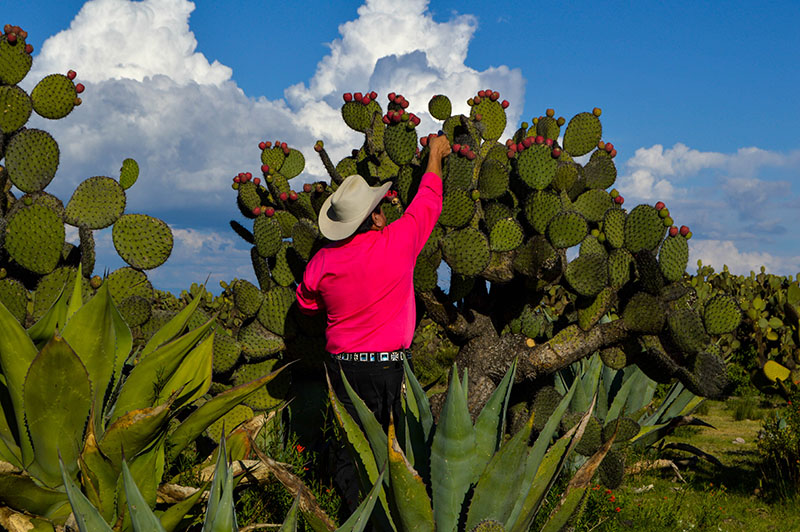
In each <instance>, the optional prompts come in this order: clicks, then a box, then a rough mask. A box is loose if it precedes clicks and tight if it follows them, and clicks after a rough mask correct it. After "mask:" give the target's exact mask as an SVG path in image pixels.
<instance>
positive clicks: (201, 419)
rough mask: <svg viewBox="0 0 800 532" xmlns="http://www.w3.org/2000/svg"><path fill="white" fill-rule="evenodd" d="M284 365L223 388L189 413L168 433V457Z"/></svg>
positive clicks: (273, 376) (173, 455)
mask: <svg viewBox="0 0 800 532" xmlns="http://www.w3.org/2000/svg"><path fill="white" fill-rule="evenodd" d="M286 367H288V364H287V365H285V366H281V367H280V368H278V369H276V370H275V371H273V372H272V373H270V374H268V375H264V376H263V377H261V378H259V379H256V380H253V381H250V382H247V383H245V384H240V385H239V386H236V387H234V388H231V389H229V390H225V391H224V392H222V393H220V394H217V395H215V396H214V397H212V398H211V399H209V400H208V401H206V402H205V403H203V405H201V406H200V407H199V408H198V409H197V410H195V411H194V412H192V413H191V414H189V415H188V416H187V417H186V419H184V420H183V422H182V423H181V424H180V425H178V427H177V428H176V429H175V430H174V431H173V432H172V433H171V434H170V435H169V438H168V442H169V459H170V460H173V459H174V458H175V457H176V456H178V455H179V454H180V452H181V451H182V450H183V449H184V448H185V447H186V446H187V445H188V444H190V443H191V442H193V441H194V440H195V439H197V437H198V436H200V434H201V433H202V432H203V431H204V430H206V429H207V428H208V426H209V425H211V424H212V423H214V422H215V421H216V420H218V419H219V418H221V417H222V416H224V415H225V414H227V413H228V412H229V411H230V410H231V408H233V407H234V406H236V405H238V404H239V403H241V402H242V401H244V400H245V399H247V398H248V397H250V396H251V395H252V394H253V393H255V392H256V391H258V389H259V388H261V387H262V386H264V385H265V384H267V383H268V382H269V381H271V380H272V379H274V378H275V377H276V376H277V375H278V373H280V372H281V370H283V369H284V368H286Z"/></svg>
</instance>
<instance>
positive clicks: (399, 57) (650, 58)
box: [0, 0, 800, 293]
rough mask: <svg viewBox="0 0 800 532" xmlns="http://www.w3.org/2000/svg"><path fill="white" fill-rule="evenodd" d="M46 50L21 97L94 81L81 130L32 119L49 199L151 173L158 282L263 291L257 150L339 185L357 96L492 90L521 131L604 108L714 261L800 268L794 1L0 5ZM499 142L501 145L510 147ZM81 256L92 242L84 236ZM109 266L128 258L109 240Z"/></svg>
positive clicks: (797, 10) (5, 1) (631, 199)
mask: <svg viewBox="0 0 800 532" xmlns="http://www.w3.org/2000/svg"><path fill="white" fill-rule="evenodd" d="M5 23H11V24H14V25H19V26H21V27H22V28H23V29H25V30H26V31H27V32H28V34H29V35H28V42H29V43H30V44H32V45H33V46H34V53H33V57H34V67H33V70H32V71H31V73H30V74H28V76H27V77H26V79H25V80H24V81H23V82H22V83H21V84H20V85H21V86H22V87H23V88H25V89H26V90H28V91H30V90H31V89H32V88H33V86H35V84H36V83H37V82H38V80H40V79H41V78H43V77H44V76H45V75H47V74H50V73H52V72H63V73H66V72H67V70H69V69H74V70H75V71H77V73H78V77H77V79H76V81H78V82H81V83H83V84H84V85H85V86H86V91H85V92H84V93H83V94H82V95H81V97H82V99H83V105H81V106H80V107H78V108H76V109H75V111H73V112H72V113H71V114H70V115H69V116H68V117H67V118H65V119H62V120H58V121H50V120H46V119H42V118H39V117H34V118H32V119H31V121H30V123H29V127H39V128H42V129H46V130H47V131H49V132H50V133H51V134H53V136H54V137H55V138H56V140H57V141H58V143H59V146H60V149H61V163H60V167H59V170H58V173H57V175H56V178H55V180H54V181H53V182H52V183H51V185H50V186H49V187H48V189H47V190H48V191H49V192H51V193H53V194H56V195H57V196H59V197H61V198H62V199H63V200H64V201H66V200H67V199H69V197H70V195H71V193H72V191H73V190H74V189H75V187H76V186H77V185H78V184H79V183H80V182H81V181H83V180H84V179H86V178H88V177H91V176H96V175H108V176H112V177H117V176H118V173H119V168H120V165H121V163H122V161H123V160H124V159H125V158H128V157H133V158H134V159H136V160H137V161H138V162H139V165H140V168H141V174H140V177H139V181H138V182H137V183H136V185H134V186H133V187H132V188H131V189H129V190H128V206H127V210H126V212H142V213H146V214H150V215H152V216H157V217H159V218H161V219H163V220H164V221H166V222H167V223H168V224H169V225H170V226H171V227H172V230H173V233H174V236H175V247H174V249H173V254H172V256H171V258H170V259H169V260H168V261H167V263H166V264H165V265H163V266H161V267H159V268H157V269H155V270H152V271H150V272H148V276H149V277H150V279H151V281H152V282H153V284H154V285H155V286H156V288H159V289H162V290H169V291H172V292H173V293H179V292H180V291H181V290H183V289H187V288H188V287H189V285H190V284H191V283H192V282H203V281H205V280H206V278H208V279H209V288H210V289H212V290H214V291H219V288H218V286H219V281H220V280H225V281H230V280H232V279H233V278H246V279H251V280H252V279H254V275H253V272H252V268H251V266H250V262H249V247H248V246H247V245H246V244H245V243H244V241H243V240H241V239H240V238H239V237H238V236H236V234H235V233H233V231H232V230H231V229H230V227H229V225H228V221H229V220H231V219H235V220H238V221H241V222H244V220H243V219H242V217H241V215H240V214H239V212H238V209H237V208H236V206H235V192H234V191H232V190H231V188H230V184H231V179H232V177H233V176H234V175H236V174H237V173H238V172H244V171H252V172H254V173H256V174H257V173H258V168H259V166H260V161H259V150H258V147H257V145H258V143H259V142H260V141H261V140H275V139H279V140H282V141H285V142H287V143H288V144H289V145H290V146H292V147H296V148H298V149H300V150H301V151H302V152H303V153H304V154H305V155H306V161H307V164H306V169H305V171H304V172H303V174H301V175H300V176H298V177H297V178H295V180H293V181H292V184H293V186H295V187H296V188H299V187H300V183H303V182H307V181H308V182H310V181H315V180H318V179H321V178H324V177H325V174H324V170H323V167H322V165H321V163H320V162H319V159H318V158H317V157H316V154H315V152H314V151H313V150H312V146H313V144H314V142H315V141H316V140H317V139H322V140H324V142H325V146H326V148H327V149H328V151H329V152H330V154H331V157H332V158H333V159H334V161H336V160H338V159H339V158H341V157H343V156H345V155H347V154H349V152H350V150H351V149H352V148H354V147H357V146H359V145H360V144H361V142H362V141H363V135H360V134H358V133H356V132H354V131H352V130H350V129H349V128H347V126H346V125H345V124H344V122H343V121H342V120H341V115H340V111H339V109H340V106H341V102H342V99H341V95H342V93H344V92H357V91H361V92H366V91H368V90H375V91H376V92H378V93H379V95H380V96H379V102H380V103H381V104H382V105H383V106H384V107H385V102H386V94H388V93H389V92H397V93H401V94H403V95H404V96H405V97H406V98H407V99H408V100H409V101H410V102H411V106H410V108H409V110H410V111H412V112H414V113H416V114H418V115H420V116H421V117H422V118H423V122H422V125H421V131H423V132H427V131H435V130H436V129H438V125H437V123H435V122H434V121H433V120H432V119H431V118H430V117H429V116H428V114H427V102H428V100H429V99H430V97H431V96H432V95H433V94H439V93H443V94H447V95H448V96H450V98H451V100H452V101H453V104H454V112H467V110H468V107H467V105H466V100H467V98H469V97H470V96H472V95H474V94H475V93H476V92H477V90H479V89H482V88H492V89H495V90H498V91H499V92H500V93H501V97H502V98H503V99H508V100H509V101H510V102H511V105H510V107H509V108H508V110H507V111H508V114H509V124H510V125H509V129H507V131H506V135H505V136H504V137H503V138H502V139H505V138H507V136H508V134H510V133H511V131H512V129H511V128H512V127H517V126H518V125H519V123H520V122H521V121H530V120H531V118H532V117H534V116H539V115H542V114H544V111H545V109H546V108H554V109H555V110H556V116H564V117H566V118H567V119H569V118H570V117H572V116H573V115H575V114H577V113H579V112H582V111H589V110H591V109H592V108H593V107H600V108H602V110H603V115H602V120H603V137H604V139H605V140H606V141H611V142H613V143H614V145H615V147H616V149H617V151H618V156H617V158H616V163H617V166H618V169H619V177H618V179H617V183H616V184H615V187H616V188H617V189H618V190H619V191H620V192H621V194H622V195H623V196H624V197H625V203H626V206H631V207H632V206H633V205H636V204H638V203H650V204H654V203H655V202H656V201H659V200H661V201H664V202H665V203H666V205H667V207H668V208H669V209H670V212H671V215H672V217H673V218H674V219H675V222H676V224H678V225H688V226H689V227H690V228H691V230H692V233H693V238H692V240H691V241H690V250H691V255H690V263H689V267H688V270H689V271H690V272H692V273H693V272H694V271H695V269H696V266H695V264H696V261H697V260H698V259H701V260H702V261H703V263H704V264H710V265H712V266H714V267H715V268H716V269H718V270H719V269H722V266H723V265H727V266H728V267H729V269H730V270H731V271H733V272H734V273H739V274H747V273H749V272H750V271H751V270H756V271H758V270H759V268H760V266H762V265H763V266H765V267H766V269H767V271H769V272H770V273H775V274H779V275H796V274H798V273H799V272H800V236H798V230H797V229H798V227H799V226H800V203H799V202H798V200H800V135H799V134H798V129H797V124H798V123H800V103H798V95H799V94H800V93H799V92H798V87H800V69H798V59H799V58H800V32H798V31H797V27H798V24H800V2H796V1H794V0H784V1H773V2H770V1H765V2H759V3H755V2H740V1H728V2H689V1H673V2H668V3H667V2H656V1H629V2H621V1H620V2H617V1H608V2H602V3H598V2H585V1H572V2H541V1H538V0H531V1H528V2H514V3H507V4H506V5H504V6H500V7H492V8H491V9H490V8H489V4H488V3H487V2H485V1H482V2H477V1H473V0H461V1H459V2H454V1H450V0H447V1H444V0H442V1H438V0H432V1H425V0H406V1H403V2H398V1H392V0H365V1H363V2H362V1H351V0H337V1H336V2H328V1H318V0H308V1H305V2H286V1H281V2H275V1H267V0H260V1H259V0H238V1H236V0H227V1H224V0H218V1H211V0H197V1H195V2H190V1H187V0H140V1H130V0H90V1H88V2H81V1H72V0H35V1H34V0H20V1H11V0H0V24H5ZM502 139H501V140H502ZM68 238H71V239H73V240H74V241H75V242H77V230H75V231H71V232H68ZM95 238H96V239H97V248H98V260H97V266H96V270H97V271H99V272H102V271H103V270H104V269H108V270H113V269H116V268H118V267H120V266H123V265H124V263H123V262H122V260H121V259H119V257H117V255H116V253H115V252H114V250H113V246H112V243H111V230H110V229H106V230H103V231H99V232H96V234H95Z"/></svg>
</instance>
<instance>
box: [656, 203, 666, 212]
mask: <svg viewBox="0 0 800 532" xmlns="http://www.w3.org/2000/svg"><path fill="white" fill-rule="evenodd" d="M664 207H666V205H664V202H663V201H657V202H656V210H658V211H660V210H661V209H663V208H664Z"/></svg>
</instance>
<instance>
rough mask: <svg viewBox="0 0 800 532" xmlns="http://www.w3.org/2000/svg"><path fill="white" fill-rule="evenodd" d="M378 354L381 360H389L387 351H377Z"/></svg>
mask: <svg viewBox="0 0 800 532" xmlns="http://www.w3.org/2000/svg"><path fill="white" fill-rule="evenodd" d="M379 355H380V357H381V362H388V361H389V353H386V352H384V353H379Z"/></svg>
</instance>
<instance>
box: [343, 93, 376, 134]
mask: <svg viewBox="0 0 800 532" xmlns="http://www.w3.org/2000/svg"><path fill="white" fill-rule="evenodd" d="M379 112H380V111H379ZM342 118H343V119H344V123H345V124H347V125H348V126H349V127H350V128H352V129H355V130H356V131H358V132H359V133H364V132H365V131H366V130H367V128H368V127H369V125H370V124H371V123H372V112H371V111H370V106H369V105H363V104H362V103H361V102H355V101H353V102H345V104H344V105H343V106H342Z"/></svg>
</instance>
